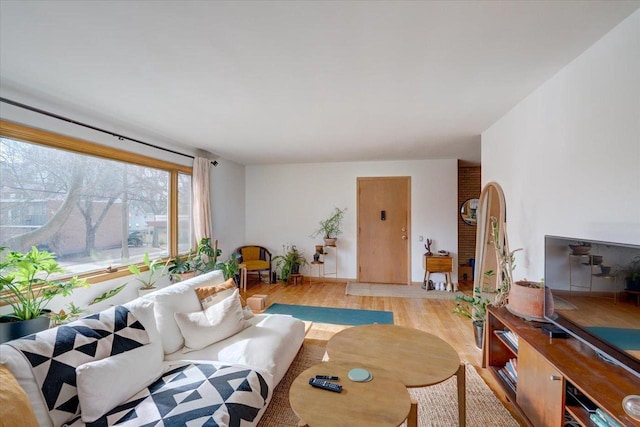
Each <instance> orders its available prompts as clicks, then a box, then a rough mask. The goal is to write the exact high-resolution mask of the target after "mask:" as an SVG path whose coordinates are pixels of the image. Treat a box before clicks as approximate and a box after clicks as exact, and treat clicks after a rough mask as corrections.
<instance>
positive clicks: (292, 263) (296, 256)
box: [273, 245, 309, 282]
mask: <svg viewBox="0 0 640 427" xmlns="http://www.w3.org/2000/svg"><path fill="white" fill-rule="evenodd" d="M282 251H283V252H284V255H277V256H275V257H273V262H275V264H276V268H277V269H279V270H280V278H281V279H282V280H283V281H285V282H287V281H289V277H290V276H291V274H292V273H293V272H294V270H295V269H296V266H297V267H300V266H302V265H308V264H309V263H308V262H307V260H306V259H305V257H304V256H303V255H302V254H301V253H300V252H299V251H298V249H297V248H296V247H295V245H292V246H289V245H286V246H285V245H283V246H282Z"/></svg>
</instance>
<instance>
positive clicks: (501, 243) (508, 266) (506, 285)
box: [491, 216, 522, 307]
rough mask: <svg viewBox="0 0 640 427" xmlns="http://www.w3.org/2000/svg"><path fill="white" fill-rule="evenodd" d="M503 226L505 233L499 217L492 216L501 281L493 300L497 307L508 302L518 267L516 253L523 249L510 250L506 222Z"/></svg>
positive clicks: (492, 230) (492, 232)
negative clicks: (501, 227)
mask: <svg viewBox="0 0 640 427" xmlns="http://www.w3.org/2000/svg"><path fill="white" fill-rule="evenodd" d="M503 227H504V228H503V230H504V234H503V235H502V234H501V233H500V227H499V225H498V219H497V218H496V217H493V216H492V217H491V234H492V237H493V245H494V247H495V249H496V257H497V260H498V274H499V282H498V285H497V286H496V292H497V294H496V297H495V299H494V301H493V305H495V306H496V307H502V306H504V305H506V304H507V298H508V296H509V290H511V285H513V270H514V269H515V268H516V265H515V261H516V259H515V256H514V254H515V253H516V252H518V251H520V250H522V248H518V249H515V250H513V251H509V242H508V239H507V230H506V224H503Z"/></svg>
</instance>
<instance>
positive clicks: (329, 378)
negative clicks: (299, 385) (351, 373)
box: [316, 375, 340, 381]
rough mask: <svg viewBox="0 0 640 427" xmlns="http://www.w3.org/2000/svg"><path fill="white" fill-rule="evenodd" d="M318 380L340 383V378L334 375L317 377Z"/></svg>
mask: <svg viewBox="0 0 640 427" xmlns="http://www.w3.org/2000/svg"><path fill="white" fill-rule="evenodd" d="M316 379H317V380H328V381H338V380H339V379H340V377H334V376H333V375H316Z"/></svg>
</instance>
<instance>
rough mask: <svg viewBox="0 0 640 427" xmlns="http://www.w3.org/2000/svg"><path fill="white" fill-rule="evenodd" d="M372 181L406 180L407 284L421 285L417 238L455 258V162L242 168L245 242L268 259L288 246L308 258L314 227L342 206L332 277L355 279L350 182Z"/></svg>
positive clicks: (420, 244)
mask: <svg viewBox="0 0 640 427" xmlns="http://www.w3.org/2000/svg"><path fill="white" fill-rule="evenodd" d="M374 176H410V177H411V219H412V228H411V231H412V233H411V236H410V238H411V264H412V269H411V270H412V273H411V280H412V281H413V282H422V279H423V275H424V271H423V269H422V255H423V254H424V252H425V249H424V246H423V243H424V242H419V241H418V236H420V235H422V236H424V238H425V239H426V238H431V239H433V241H434V246H433V247H432V250H433V249H434V248H435V249H436V250H439V249H445V250H449V251H451V252H452V253H453V254H454V255H456V254H455V252H456V250H457V241H458V231H457V218H458V216H457V189H458V184H457V161H456V160H412V161H389V162H345V163H317V164H316V163H314V164H290V165H267V166H247V167H246V240H247V243H253V244H260V245H263V246H266V247H267V248H269V249H270V250H271V251H272V252H273V253H274V255H277V254H281V253H282V245H285V244H294V245H296V246H297V247H298V249H301V250H302V251H303V253H304V255H305V256H306V257H307V259H311V258H312V256H313V253H314V245H316V244H321V243H322V239H321V238H320V237H318V238H315V239H314V238H311V237H310V235H311V234H312V233H313V232H314V231H315V230H316V229H317V226H318V222H319V221H320V220H322V219H324V218H325V217H327V216H329V215H330V214H331V212H332V210H333V208H334V207H339V208H345V207H346V208H347V212H346V215H345V220H344V223H343V229H344V234H343V235H342V236H340V238H339V240H338V247H339V260H338V267H339V269H338V277H339V278H343V279H355V278H356V276H357V274H356V268H357V266H356V262H357V248H356V242H357V239H356V178H358V177H374ZM389 256H393V254H389ZM454 264H456V265H457V262H455V261H454ZM314 273H315V272H314ZM436 280H438V279H437V278H436ZM442 280H444V279H442ZM454 280H456V279H455V278H454Z"/></svg>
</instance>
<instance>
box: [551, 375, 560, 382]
mask: <svg viewBox="0 0 640 427" xmlns="http://www.w3.org/2000/svg"><path fill="white" fill-rule="evenodd" d="M549 379H550V380H551V381H560V380H561V379H562V377H560V376H558V375H551V377H550V378H549Z"/></svg>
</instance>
